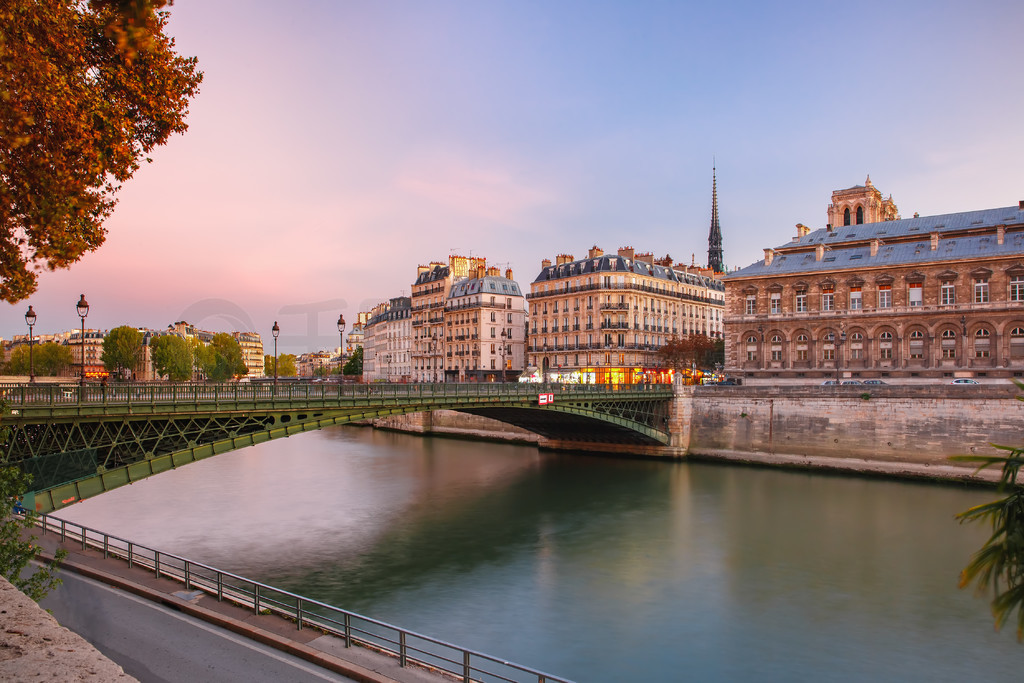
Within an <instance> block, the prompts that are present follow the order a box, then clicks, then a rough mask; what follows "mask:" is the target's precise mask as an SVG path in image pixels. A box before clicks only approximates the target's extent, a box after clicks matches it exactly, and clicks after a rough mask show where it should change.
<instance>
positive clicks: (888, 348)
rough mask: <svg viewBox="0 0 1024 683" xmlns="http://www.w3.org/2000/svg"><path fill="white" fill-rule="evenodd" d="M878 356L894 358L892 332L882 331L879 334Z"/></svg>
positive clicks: (888, 358) (880, 357)
mask: <svg viewBox="0 0 1024 683" xmlns="http://www.w3.org/2000/svg"><path fill="white" fill-rule="evenodd" d="M878 358H879V359H880V360H892V332H882V333H881V334H879V335H878Z"/></svg>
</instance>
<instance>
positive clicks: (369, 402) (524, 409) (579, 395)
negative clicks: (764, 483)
mask: <svg viewBox="0 0 1024 683" xmlns="http://www.w3.org/2000/svg"><path fill="white" fill-rule="evenodd" d="M0 391H2V393H3V400H4V401H5V403H6V404H7V408H8V409H9V411H10V414H9V415H4V417H3V418H2V422H3V426H4V427H7V428H8V431H7V433H6V440H5V441H4V442H3V444H2V447H3V453H4V455H5V456H6V458H7V461H8V462H10V463H12V464H16V465H19V466H21V467H22V468H23V469H24V470H25V471H27V472H29V473H31V474H32V475H33V484H32V486H33V489H34V490H33V491H32V492H31V493H30V494H28V495H27V496H26V498H25V502H24V504H25V507H28V508H29V509H32V508H34V509H36V510H37V511H39V512H50V511H52V510H56V509H59V508H61V507H64V506H66V505H70V504H71V503H74V502H77V501H79V500H83V499H85V498H90V497H92V496H96V495H99V494H101V493H103V492H105V491H109V490H111V489H113V488H117V487H119V486H124V485H125V484H130V483H132V482H134V481H138V480H140V479H144V478H146V477H150V476H153V475H155V474H159V473H161V472H165V471H167V470H170V469H173V468H176V467H180V466H182V465H186V464H188V463H191V462H195V461H196V460H202V459H204V458H208V457H211V456H214V455H218V454H220V453H225V452H227V451H231V450H235V449H237V448H242V447H244V446H251V445H254V444H258V443H263V442H264V441H269V440H271V439H277V438H282V437H286V436H292V435H294V434H299V433H301V432H306V431H310V430H314V429H320V428H322V427H329V426H332V425H339V424H347V423H351V422H359V421H363V420H371V419H374V418H379V417H385V416H389V415H401V414H404V413H418V412H424V411H431V410H439V409H446V410H455V411H460V412H465V413H472V414H475V415H482V416H485V417H490V418H493V419H496V420H500V421H502V422H507V423H510V424H513V425H516V426H519V427H522V428H524V429H527V430H529V431H532V432H535V433H537V434H540V435H541V436H544V437H547V438H550V439H557V440H560V441H563V442H579V443H580V447H581V449H582V448H584V447H585V444H587V443H620V444H641V445H664V444H667V443H668V442H669V433H668V414H669V404H670V402H671V400H672V387H671V385H665V384H632V385H593V384H590V385H569V384H565V385H562V384H556V385H546V384H450V383H447V384H334V383H327V382H325V383H294V382H288V383H278V384H273V383H270V382H254V383H231V384H217V385H212V384H191V383H189V384H112V385H110V386H100V385H85V386H79V385H51V384H6V385H0ZM549 395H550V396H551V397H552V398H551V400H550V401H549V400H548V396H549Z"/></svg>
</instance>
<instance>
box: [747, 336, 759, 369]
mask: <svg viewBox="0 0 1024 683" xmlns="http://www.w3.org/2000/svg"><path fill="white" fill-rule="evenodd" d="M747 360H748V361H750V362H754V361H756V360H757V335H754V334H752V335H750V336H749V337H747Z"/></svg>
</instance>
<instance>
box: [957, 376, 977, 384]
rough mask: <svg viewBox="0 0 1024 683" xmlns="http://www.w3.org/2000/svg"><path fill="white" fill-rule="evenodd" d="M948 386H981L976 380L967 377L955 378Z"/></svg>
mask: <svg viewBox="0 0 1024 683" xmlns="http://www.w3.org/2000/svg"><path fill="white" fill-rule="evenodd" d="M950 384H981V382H979V381H978V380H976V379H970V378H968V377H957V378H956V379H955V380H953V381H952V382H950Z"/></svg>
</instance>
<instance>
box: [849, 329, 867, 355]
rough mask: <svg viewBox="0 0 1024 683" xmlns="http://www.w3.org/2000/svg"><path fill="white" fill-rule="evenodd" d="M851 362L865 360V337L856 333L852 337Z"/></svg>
mask: <svg viewBox="0 0 1024 683" xmlns="http://www.w3.org/2000/svg"><path fill="white" fill-rule="evenodd" d="M849 354H850V360H861V359H862V358H864V335H863V334H861V333H860V332H854V333H853V334H851V335H850V350H849Z"/></svg>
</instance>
